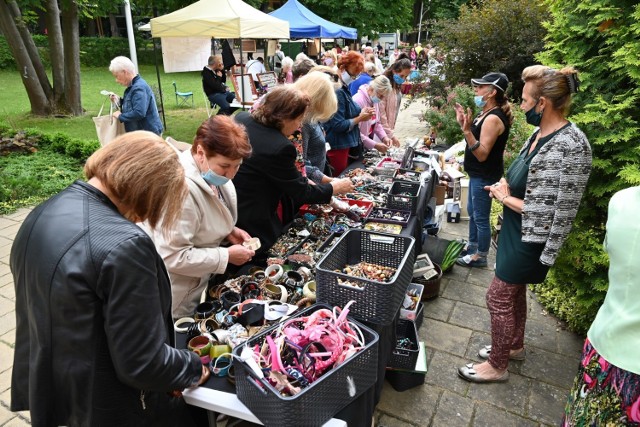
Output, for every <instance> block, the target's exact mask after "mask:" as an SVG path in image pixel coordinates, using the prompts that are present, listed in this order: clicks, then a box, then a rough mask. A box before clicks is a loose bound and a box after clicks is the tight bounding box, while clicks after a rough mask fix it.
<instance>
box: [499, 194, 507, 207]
mask: <svg viewBox="0 0 640 427" xmlns="http://www.w3.org/2000/svg"><path fill="white" fill-rule="evenodd" d="M507 197H509V195H508V194H507V195H506V196H504V197H503V198H502V200H500V203H502V204H503V205H504V201H505V199H506V198H507Z"/></svg>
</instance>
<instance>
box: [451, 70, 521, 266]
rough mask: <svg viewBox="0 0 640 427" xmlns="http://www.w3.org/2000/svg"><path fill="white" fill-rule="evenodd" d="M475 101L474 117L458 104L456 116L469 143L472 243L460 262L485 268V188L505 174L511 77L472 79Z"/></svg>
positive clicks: (488, 205) (467, 162)
mask: <svg viewBox="0 0 640 427" xmlns="http://www.w3.org/2000/svg"><path fill="white" fill-rule="evenodd" d="M471 83H472V84H473V90H474V92H475V98H474V101H475V103H476V106H477V107H478V108H480V114H478V115H477V116H476V117H475V118H472V116H471V110H470V109H467V111H466V112H465V111H464V109H463V108H462V106H461V105H460V104H456V118H457V120H458V123H459V124H460V127H461V128H462V132H463V134H464V138H465V141H466V142H467V145H466V147H465V150H464V170H465V172H466V173H468V174H469V178H470V179H469V199H468V201H467V211H468V212H469V244H468V246H467V252H466V254H465V255H464V256H462V257H460V258H459V259H458V261H457V264H458V265H462V266H465V267H486V266H487V254H488V253H489V246H490V244H491V225H490V224H489V216H490V214H491V199H490V198H489V193H488V192H487V191H485V189H484V187H485V186H487V185H491V184H493V183H494V182H496V181H498V180H499V179H500V177H502V174H503V173H504V161H503V154H504V148H505V146H506V144H507V140H508V139H509V129H510V126H511V123H512V122H513V115H512V114H511V106H510V104H509V101H508V100H507V96H506V95H505V92H506V90H507V86H508V85H509V79H507V76H505V75H504V74H502V73H489V74H486V75H485V76H484V77H482V78H481V79H471Z"/></svg>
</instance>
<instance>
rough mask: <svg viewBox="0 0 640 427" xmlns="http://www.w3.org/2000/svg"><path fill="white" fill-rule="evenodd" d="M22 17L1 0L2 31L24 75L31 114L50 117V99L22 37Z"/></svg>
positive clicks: (0, 20)
mask: <svg viewBox="0 0 640 427" xmlns="http://www.w3.org/2000/svg"><path fill="white" fill-rule="evenodd" d="M19 21H21V16H14V14H13V12H12V8H10V7H9V5H8V4H7V3H6V2H5V1H4V0H0V29H2V32H3V33H4V35H5V37H6V39H7V44H8V45H9V49H10V50H11V53H12V54H13V57H14V58H15V60H16V63H17V64H18V70H19V71H20V74H21V75H22V83H23V84H24V87H25V89H26V90H27V96H28V97H29V102H30V103H31V113H32V114H35V115H40V116H42V115H48V114H50V113H51V107H50V104H49V99H48V98H47V95H46V93H45V91H44V90H43V88H42V85H41V84H40V81H39V79H38V77H37V73H36V70H35V68H34V65H33V62H32V61H31V58H30V57H29V53H28V49H27V47H26V46H25V44H24V41H23V40H22V38H21V37H20V32H19V31H18V28H17V22H19Z"/></svg>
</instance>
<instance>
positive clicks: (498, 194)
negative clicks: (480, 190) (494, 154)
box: [484, 178, 511, 203]
mask: <svg viewBox="0 0 640 427" xmlns="http://www.w3.org/2000/svg"><path fill="white" fill-rule="evenodd" d="M484 189H485V190H487V191H488V192H489V197H491V198H494V199H497V200H499V201H500V203H503V201H504V199H506V198H507V197H509V196H510V195H511V193H510V191H509V183H507V180H506V179H504V178H500V181H498V182H496V183H495V184H493V185H487V186H485V187H484Z"/></svg>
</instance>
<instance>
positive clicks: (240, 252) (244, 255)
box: [227, 244, 256, 265]
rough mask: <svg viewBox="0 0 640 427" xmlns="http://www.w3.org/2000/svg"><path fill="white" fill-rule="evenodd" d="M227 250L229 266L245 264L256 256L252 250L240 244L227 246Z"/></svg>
mask: <svg viewBox="0 0 640 427" xmlns="http://www.w3.org/2000/svg"><path fill="white" fill-rule="evenodd" d="M227 250H228V251H229V264H233V265H242V264H246V263H247V262H249V261H251V258H253V256H254V255H255V254H256V252H255V251H254V250H252V249H250V248H247V247H245V246H243V245H241V244H239V245H233V246H229V247H228V248H227Z"/></svg>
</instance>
